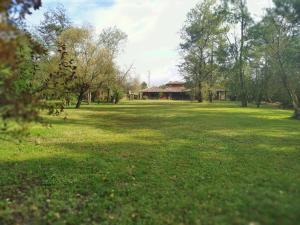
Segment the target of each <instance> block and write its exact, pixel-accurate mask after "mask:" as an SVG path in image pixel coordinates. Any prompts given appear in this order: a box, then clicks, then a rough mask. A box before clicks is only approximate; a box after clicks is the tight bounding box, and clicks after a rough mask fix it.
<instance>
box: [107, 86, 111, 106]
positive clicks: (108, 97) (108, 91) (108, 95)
mask: <svg viewBox="0 0 300 225" xmlns="http://www.w3.org/2000/svg"><path fill="white" fill-rule="evenodd" d="M110 100H111V99H110V89H109V88H108V89H107V99H106V101H107V103H109V102H110Z"/></svg>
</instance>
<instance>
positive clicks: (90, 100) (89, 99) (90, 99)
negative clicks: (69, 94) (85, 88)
mask: <svg viewBox="0 0 300 225" xmlns="http://www.w3.org/2000/svg"><path fill="white" fill-rule="evenodd" d="M87 101H88V104H91V102H92V93H91V92H90V91H89V92H88V93H87Z"/></svg>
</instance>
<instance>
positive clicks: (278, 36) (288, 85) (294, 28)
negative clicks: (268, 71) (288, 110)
mask: <svg viewBox="0 0 300 225" xmlns="http://www.w3.org/2000/svg"><path fill="white" fill-rule="evenodd" d="M274 3H275V8H274V9H270V10H269V11H268V15H267V16H265V17H264V18H263V20H262V22H261V26H262V29H263V31H264V32H263V36H262V38H263V40H264V46H265V51H266V53H267V54H268V55H269V57H270V59H272V63H273V71H274V73H275V74H276V75H277V76H278V77H279V78H280V79H281V82H282V84H283V86H284V88H285V89H286V91H287V93H288V95H289V97H290V99H291V101H292V104H293V107H294V110H295V112H294V117H295V118H297V119H300V101H299V95H298V94H297V88H298V86H299V83H300V73H299V71H300V70H299V69H300V63H299V62H300V41H299V35H300V23H299V22H300V21H299V20H298V15H297V14H296V13H295V12H296V11H295V10H293V5H292V4H290V3H291V1H287V0H286V1H281V2H279V1H274Z"/></svg>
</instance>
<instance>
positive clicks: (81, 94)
mask: <svg viewBox="0 0 300 225" xmlns="http://www.w3.org/2000/svg"><path fill="white" fill-rule="evenodd" d="M83 97H84V92H80V94H79V95H78V97H77V104H76V109H79V108H80V105H81V102H82V100H83Z"/></svg>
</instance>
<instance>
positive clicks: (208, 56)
mask: <svg viewBox="0 0 300 225" xmlns="http://www.w3.org/2000/svg"><path fill="white" fill-rule="evenodd" d="M224 18H225V17H224V12H223V9H222V8H221V7H220V6H219V5H217V4H216V1H215V0H206V1H204V2H202V3H201V4H198V5H196V7H195V8H194V9H192V10H191V11H190V12H189V13H188V15H187V21H186V24H185V25H184V27H183V29H182V34H181V38H182V40H183V43H181V45H180V47H181V50H182V55H183V63H182V64H181V65H180V70H181V72H182V74H183V75H184V78H185V80H186V81H187V83H189V84H190V85H192V87H193V88H194V89H195V90H196V92H197V99H198V102H202V101H203V94H202V88H203V83H204V82H206V83H207V84H208V86H209V100H210V101H212V90H211V88H212V86H213V84H214V80H216V78H215V77H214V75H217V74H218V73H217V72H216V71H217V69H218V65H217V64H218V61H217V59H218V57H217V53H218V52H220V48H222V47H224V45H223V42H224V41H223V38H224V32H226V30H227V28H226V27H224V26H223V24H224V23H223V22H224Z"/></svg>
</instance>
